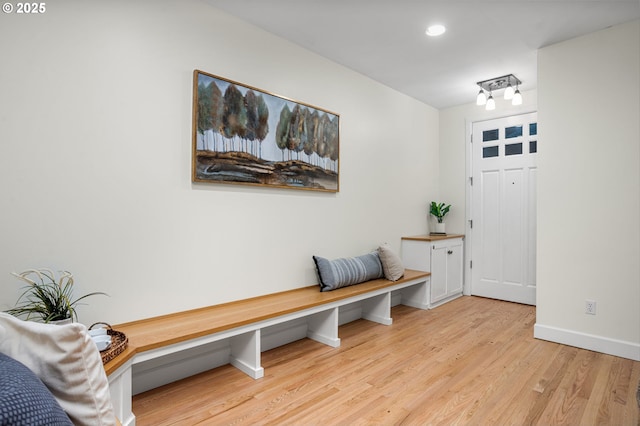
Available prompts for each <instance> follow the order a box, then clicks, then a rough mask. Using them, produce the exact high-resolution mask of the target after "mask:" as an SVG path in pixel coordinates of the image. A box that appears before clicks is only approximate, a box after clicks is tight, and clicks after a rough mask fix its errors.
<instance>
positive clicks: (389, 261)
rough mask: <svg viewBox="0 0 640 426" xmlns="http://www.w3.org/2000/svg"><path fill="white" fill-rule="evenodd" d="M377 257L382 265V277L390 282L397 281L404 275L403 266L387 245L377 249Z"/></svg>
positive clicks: (384, 244)
mask: <svg viewBox="0 0 640 426" xmlns="http://www.w3.org/2000/svg"><path fill="white" fill-rule="evenodd" d="M378 255H379V256H380V262H381V263H382V270H383V271H384V277H385V278H386V279H388V280H390V281H398V280H399V279H400V278H401V277H402V276H403V275H404V265H403V264H402V260H401V259H400V257H398V255H397V254H396V253H395V252H394V251H393V250H392V249H391V246H390V245H389V244H388V243H383V244H382V245H381V246H380V247H378Z"/></svg>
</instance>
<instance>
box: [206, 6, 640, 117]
mask: <svg viewBox="0 0 640 426" xmlns="http://www.w3.org/2000/svg"><path fill="white" fill-rule="evenodd" d="M205 1H206V2H207V3H209V4H210V5H212V6H214V7H216V8H218V9H220V10H223V11H225V12H227V13H229V14H231V15H234V16H236V17H238V18H240V19H242V20H244V21H247V22H250V23H252V24H254V25H256V26H258V27H260V28H263V29H264V30H266V31H268V32H270V33H273V34H276V35H278V36H280V37H283V38H285V39H288V40H290V41H292V42H294V43H296V44H298V45H300V46H302V47H304V48H306V49H308V50H310V51H313V52H316V53H318V54H320V55H322V56H324V57H326V58H329V59H331V60H332V61H334V62H337V63H339V64H342V65H344V66H346V67H348V68H351V69H353V70H355V71H358V72H360V73H362V74H364V75H367V76H369V77H371V78H372V79H374V80H377V81H379V82H381V83H383V84H385V85H387V86H389V87H392V88H394V89H396V90H398V91H400V92H402V93H405V94H407V95H409V96H411V97H413V98H416V99H418V100H420V101H423V102H425V103H426V104H429V105H431V106H433V107H436V108H447V107H450V106H455V105H460V104H464V103H469V102H474V100H475V96H476V94H477V92H478V90H479V88H478V87H477V86H476V82H478V81H481V80H486V79H490V78H493V77H499V76H502V75H505V74H515V76H516V77H518V78H519V79H520V80H522V85H521V86H520V88H521V90H523V91H526V90H531V89H534V88H536V86H537V76H536V58H537V55H536V51H537V49H539V48H541V47H544V46H547V45H550V44H554V43H557V42H560V41H563V40H568V39H570V38H574V37H577V36H580V35H584V34H588V33H591V32H594V31H598V30H601V29H604V28H607V27H609V26H611V25H615V24H619V23H622V22H627V21H631V20H634V19H638V18H640V0H533V1H531V0H501V1H500V0H495V1H487V0H466V1H462V0H441V1H437V0H205ZM432 23H442V24H444V25H445V26H446V27H447V32H446V33H445V34H444V35H442V36H440V37H437V38H433V37H427V36H426V35H425V30H426V27H427V26H428V25H430V24H432ZM612 48H615V46H612Z"/></svg>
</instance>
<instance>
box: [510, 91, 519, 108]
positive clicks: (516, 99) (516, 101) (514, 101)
mask: <svg viewBox="0 0 640 426" xmlns="http://www.w3.org/2000/svg"><path fill="white" fill-rule="evenodd" d="M511 105H522V95H521V94H520V90H518V89H516V92H515V93H514V94H513V99H511Z"/></svg>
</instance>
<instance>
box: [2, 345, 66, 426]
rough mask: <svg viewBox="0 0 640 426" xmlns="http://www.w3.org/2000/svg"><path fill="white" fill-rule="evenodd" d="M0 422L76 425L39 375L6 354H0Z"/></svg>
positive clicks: (58, 425)
mask: <svg viewBox="0 0 640 426" xmlns="http://www.w3.org/2000/svg"><path fill="white" fill-rule="evenodd" d="M0 424H1V425H34V426H35V425H51V426H73V423H71V420H69V417H68V416H67V415H66V414H65V412H64V410H63V409H62V407H60V404H58V401H57V400H56V399H55V398H54V397H53V395H52V394H51V392H49V389H47V387H46V386H45V385H44V383H42V381H41V380H40V379H39V378H38V376H36V375H35V374H34V373H33V372H32V371H31V370H29V369H28V368H27V367H25V366H24V365H23V364H22V363H20V362H18V361H16V360H15V359H13V358H11V357H9V356H7V355H5V354H3V353H0Z"/></svg>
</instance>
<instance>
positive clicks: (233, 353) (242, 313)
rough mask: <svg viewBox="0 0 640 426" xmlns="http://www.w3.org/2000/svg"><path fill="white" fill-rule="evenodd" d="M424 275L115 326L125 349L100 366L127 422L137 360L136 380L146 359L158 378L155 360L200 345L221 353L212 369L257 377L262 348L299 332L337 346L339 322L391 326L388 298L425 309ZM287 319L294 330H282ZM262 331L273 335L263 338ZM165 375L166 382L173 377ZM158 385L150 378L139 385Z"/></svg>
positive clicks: (302, 292)
mask: <svg viewBox="0 0 640 426" xmlns="http://www.w3.org/2000/svg"><path fill="white" fill-rule="evenodd" d="M429 275H430V274H429V273H428V272H422V271H414V270H406V271H405V274H404V276H403V277H402V278H401V279H400V280H398V281H388V280H386V279H377V280H372V281H367V282H364V283H361V284H357V285H354V286H349V287H344V288H340V289H337V290H333V291H329V292H320V291H319V287H318V286H317V285H315V286H310V287H303V288H298V289H294V290H289V291H284V292H279V293H273V294H269V295H265V296H259V297H254V298H250V299H245V300H239V301H235V302H230V303H224V304H220V305H214V306H209V307H205V308H200V309H194V310H189V311H184V312H178V313H174V314H169V315H162V316H158V317H153V318H148V319H143V320H139V321H134V322H129V323H125V324H119V325H115V326H114V329H116V330H118V331H122V332H123V333H125V334H126V335H127V337H128V338H129V345H128V347H127V349H126V350H125V351H124V352H123V353H122V354H120V355H119V356H117V357H116V358H115V359H113V360H112V361H110V362H109V363H107V364H106V365H105V371H106V373H107V376H108V377H109V383H110V387H111V394H112V399H113V401H114V408H115V409H116V415H117V416H118V418H119V419H120V420H121V421H122V424H123V425H125V426H128V425H132V424H135V416H134V415H133V413H132V411H131V396H132V394H134V393H137V392H136V386H134V384H133V381H137V380H138V378H137V377H136V372H135V371H133V374H132V370H135V368H136V367H137V366H141V367H140V370H141V372H140V374H139V376H140V377H141V378H140V381H144V380H146V379H145V378H144V375H145V367H144V366H145V364H148V365H150V367H148V368H147V370H148V371H150V374H149V375H148V376H149V377H153V378H155V380H158V377H160V378H161V379H162V377H161V376H162V375H163V374H161V373H160V374H159V370H160V368H162V365H161V364H156V363H158V362H159V361H158V360H160V359H162V358H163V357H171V356H176V354H178V355H179V354H180V353H183V352H185V351H189V350H196V349H197V348H200V347H205V349H206V350H207V351H209V352H213V351H216V350H217V351H218V353H219V354H218V362H217V363H214V364H212V365H211V366H210V368H214V367H216V366H219V365H222V364H227V363H231V364H232V365H234V366H235V367H237V368H238V369H240V370H242V371H243V372H245V373H246V374H248V375H249V376H251V377H253V378H255V379H257V378H260V377H262V376H263V375H264V370H263V368H262V366H261V364H260V353H261V352H262V351H264V350H268V349H271V348H272V347H275V346H279V345H280V344H284V343H287V342H289V341H293V340H298V339H299V338H302V337H305V336H306V337H308V338H310V339H313V340H316V341H318V342H321V343H324V344H327V345H330V346H332V347H338V346H340V338H339V337H338V326H339V325H340V324H342V323H345V322H348V321H351V320H354V319H357V318H365V319H368V320H371V321H375V322H378V323H381V324H385V325H389V324H391V323H392V318H391V306H392V305H393V304H404V305H408V306H413V307H416V308H420V309H428V308H429V288H428V286H429ZM392 299H394V300H392ZM349 309H350V311H349ZM341 310H342V311H341ZM349 312H350V313H349ZM341 316H342V317H346V318H341ZM287 325H290V328H291V329H295V331H283V330H285V328H286V326H287ZM274 330H275V331H274ZM300 330H302V332H303V333H304V335H302V336H301V335H300ZM265 332H266V334H265V335H263V333H265ZM267 335H273V336H277V337H271V338H270V340H269V338H268V336H267ZM283 335H288V337H284V338H283V337H282V336H283ZM265 341H267V342H268V343H266V344H265V343H264V342H265ZM207 345H210V346H207ZM215 345H217V346H215ZM208 348H211V349H208ZM207 356H209V354H208V355H207ZM172 362H173V361H172ZM166 364H169V363H168V362H167V363H166ZM168 376H171V374H169V375H168ZM178 378H179V377H178ZM168 379H169V380H168V381H167V380H165V382H164V383H168V382H170V381H173V380H176V379H177V377H168ZM160 384H163V383H153V382H152V384H151V385H146V387H145V386H143V388H142V390H146V388H150V387H149V386H151V387H155V386H156V385H160ZM132 389H133V391H132ZM138 391H140V390H138Z"/></svg>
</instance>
